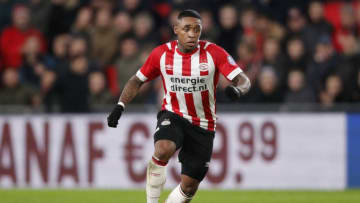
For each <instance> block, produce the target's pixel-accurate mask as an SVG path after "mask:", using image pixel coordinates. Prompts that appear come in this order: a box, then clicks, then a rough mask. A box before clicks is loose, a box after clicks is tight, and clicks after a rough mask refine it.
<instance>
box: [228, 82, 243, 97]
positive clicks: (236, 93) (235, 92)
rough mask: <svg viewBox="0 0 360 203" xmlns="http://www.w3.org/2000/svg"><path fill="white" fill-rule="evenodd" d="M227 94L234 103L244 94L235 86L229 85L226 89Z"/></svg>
mask: <svg viewBox="0 0 360 203" xmlns="http://www.w3.org/2000/svg"><path fill="white" fill-rule="evenodd" d="M225 94H226V96H228V97H229V98H230V99H231V100H232V101H235V100H238V99H239V98H240V97H241V96H242V95H243V94H242V93H241V91H240V90H239V88H237V87H235V86H234V85H229V86H227V87H226V88H225Z"/></svg>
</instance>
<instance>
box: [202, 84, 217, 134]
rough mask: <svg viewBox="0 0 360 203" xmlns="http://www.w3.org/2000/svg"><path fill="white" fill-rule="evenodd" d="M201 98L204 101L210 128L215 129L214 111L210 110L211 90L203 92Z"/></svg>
mask: <svg viewBox="0 0 360 203" xmlns="http://www.w3.org/2000/svg"><path fill="white" fill-rule="evenodd" d="M201 99H202V103H203V108H204V113H205V118H206V119H207V120H208V130H212V131H213V130H214V119H213V117H212V113H211V110H210V102H209V90H206V91H202V92H201Z"/></svg>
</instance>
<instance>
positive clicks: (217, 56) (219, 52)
mask: <svg viewBox="0 0 360 203" xmlns="http://www.w3.org/2000/svg"><path fill="white" fill-rule="evenodd" d="M207 50H208V51H209V53H210V54H211V56H212V58H213V60H214V63H215V66H216V68H218V69H219V70H220V72H221V73H222V74H223V75H224V76H225V77H226V78H227V79H228V80H230V81H231V80H232V79H234V78H235V77H236V76H237V75H238V74H239V73H241V72H243V71H242V70H241V68H240V67H239V66H238V65H237V64H236V62H235V61H234V59H233V57H232V56H231V55H230V54H229V53H227V52H226V51H225V50H224V49H223V48H221V47H220V46H217V45H215V44H211V45H209V47H208V48H207Z"/></svg>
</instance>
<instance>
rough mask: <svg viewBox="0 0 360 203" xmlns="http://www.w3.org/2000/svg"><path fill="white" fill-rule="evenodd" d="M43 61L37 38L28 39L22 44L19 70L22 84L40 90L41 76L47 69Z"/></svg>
mask: <svg viewBox="0 0 360 203" xmlns="http://www.w3.org/2000/svg"><path fill="white" fill-rule="evenodd" d="M43 59H44V57H43V55H42V54H41V53H40V42H39V40H38V38H36V37H29V38H28V39H27V40H26V42H25V44H24V49H23V65H22V66H21V68H20V74H21V81H22V82H23V83H26V84H28V85H31V86H33V87H36V88H40V81H41V77H42V74H43V73H44V71H46V70H47V69H48V68H47V67H46V66H45V64H44V62H43Z"/></svg>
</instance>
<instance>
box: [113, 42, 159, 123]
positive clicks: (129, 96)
mask: <svg viewBox="0 0 360 203" xmlns="http://www.w3.org/2000/svg"><path fill="white" fill-rule="evenodd" d="M164 47H166V45H163V46H159V47H157V48H155V49H154V50H153V51H152V52H151V53H150V55H149V57H148V58H147V60H146V62H145V64H144V65H143V66H142V67H141V68H140V70H138V72H137V73H136V75H134V76H132V77H131V78H130V79H129V80H128V82H127V83H126V84H125V87H124V90H123V91H122V93H121V95H120V98H119V102H118V103H117V105H116V106H115V108H114V109H113V110H112V112H111V113H110V115H109V116H108V117H107V120H108V126H109V127H113V128H116V126H117V124H118V120H119V119H120V117H121V114H122V112H123V111H124V109H125V106H126V105H127V104H128V103H130V102H131V100H133V99H134V97H135V96H136V95H137V94H138V92H139V90H140V87H141V86H142V85H143V84H144V83H145V82H148V81H150V80H152V79H154V78H156V77H157V76H159V75H160V56H161V54H162V53H163V52H164Z"/></svg>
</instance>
